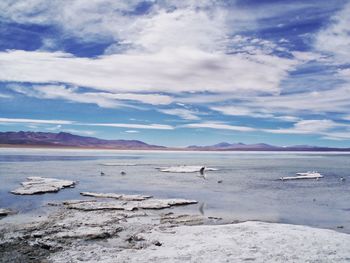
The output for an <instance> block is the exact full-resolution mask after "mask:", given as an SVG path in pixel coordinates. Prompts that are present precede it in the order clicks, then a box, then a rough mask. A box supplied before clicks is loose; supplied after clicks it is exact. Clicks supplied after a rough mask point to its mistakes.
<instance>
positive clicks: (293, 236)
mask: <svg viewBox="0 0 350 263" xmlns="http://www.w3.org/2000/svg"><path fill="white" fill-rule="evenodd" d="M92 194H93V195H94V197H95V198H96V199H83V200H66V201H63V202H61V203H56V205H58V206H57V209H58V211H57V212H56V213H54V214H52V215H51V216H49V217H48V218H47V219H45V220H43V221H41V222H37V223H31V224H27V225H18V226H9V227H8V228H4V227H2V228H0V236H1V237H2V238H1V239H0V254H1V255H2V257H3V259H4V262H6V259H7V260H8V261H7V262H14V261H16V260H17V261H18V262H41V261H42V260H44V261H45V260H48V261H47V262H57V263H61V262H62V263H63V262H65V263H66V262H91V263H92V262H106V263H112V262H156V263H157V262H210V263H212V262H246V261H254V262H349V260H350V250H349V249H348V248H349V246H350V235H348V234H343V233H338V232H335V231H332V230H324V229H316V228H311V227H305V226H294V225H285V224H276V223H262V222H245V223H238V224H228V225H203V223H205V222H210V220H211V219H209V218H206V217H205V216H203V215H190V214H177V213H176V209H173V210H172V212H169V211H167V212H161V211H164V210H161V211H160V210H158V208H157V207H158V205H159V204H162V205H165V206H162V209H166V208H168V207H169V206H171V204H173V205H175V204H179V203H176V202H175V201H174V200H176V201H177V202H179V200H183V199H153V200H152V199H145V200H142V201H123V200H120V199H115V198H114V197H115V196H120V195H121V194H112V195H113V197H108V198H104V197H102V196H103V195H109V194H101V193H100V194H99V193H92ZM171 200H172V201H171ZM150 201H153V206H149V205H150V203H149V202H150ZM185 201H186V200H185ZM187 201H190V202H192V201H193V200H192V201H191V200H187ZM142 203H143V204H144V206H141V205H139V204H142ZM147 204H148V205H147ZM151 204H152V203H151ZM184 204H185V203H184ZM89 206H90V208H91V207H92V208H93V209H89ZM87 207H88V208H87ZM120 207H121V208H122V209H120ZM130 207H135V209H129V208H130ZM86 208H87V209H86ZM110 208H111V209H110ZM125 208H127V209H125ZM148 209H150V210H148ZM165 211H166V210H165ZM212 222H213V221H212ZM217 222H218V221H217V220H216V221H215V222H214V223H217ZM31 258H34V260H31ZM15 259H16V260H15ZM11 260H12V261H11Z"/></svg>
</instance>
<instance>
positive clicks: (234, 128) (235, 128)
mask: <svg viewBox="0 0 350 263" xmlns="http://www.w3.org/2000/svg"><path fill="white" fill-rule="evenodd" d="M181 127H185V128H206V129H216V130H230V131H240V132H251V131H255V130H256V129H254V128H251V127H246V126H235V125H229V124H225V123H218V122H201V123H189V124H185V125H183V126H181Z"/></svg>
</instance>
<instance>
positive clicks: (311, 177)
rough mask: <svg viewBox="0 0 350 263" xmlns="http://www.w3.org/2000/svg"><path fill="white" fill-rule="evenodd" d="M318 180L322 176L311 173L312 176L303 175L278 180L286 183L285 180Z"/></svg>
mask: <svg viewBox="0 0 350 263" xmlns="http://www.w3.org/2000/svg"><path fill="white" fill-rule="evenodd" d="M319 178H323V175H321V174H319V173H312V174H305V175H297V176H286V177H281V178H280V180H282V181H286V180H301V179H319Z"/></svg>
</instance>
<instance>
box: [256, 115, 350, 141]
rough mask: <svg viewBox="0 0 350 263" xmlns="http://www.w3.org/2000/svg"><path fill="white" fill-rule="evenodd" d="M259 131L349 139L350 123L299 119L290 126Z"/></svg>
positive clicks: (330, 138) (329, 138) (328, 138)
mask: <svg viewBox="0 0 350 263" xmlns="http://www.w3.org/2000/svg"><path fill="white" fill-rule="evenodd" d="M261 131H264V132H268V133H275V134H309V135H321V136H322V138H323V139H327V140H350V125H349V124H344V123H339V122H335V121H333V120H328V119H323V120H301V121H298V122H297V123H295V124H294V125H293V127H291V128H283V129H262V130H261Z"/></svg>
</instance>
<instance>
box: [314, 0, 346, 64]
mask: <svg viewBox="0 0 350 263" xmlns="http://www.w3.org/2000/svg"><path fill="white" fill-rule="evenodd" d="M349 25H350V3H347V4H345V6H344V8H343V9H342V10H341V11H339V12H338V13H337V14H335V15H334V16H333V17H332V19H331V22H330V24H329V25H328V26H327V27H325V28H324V29H323V30H321V31H320V32H319V33H318V34H317V35H316V39H315V46H316V48H317V49H319V50H320V51H323V52H327V53H330V54H332V55H334V56H335V58H336V59H337V61H339V62H341V63H348V62H349V60H350V32H349Z"/></svg>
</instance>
